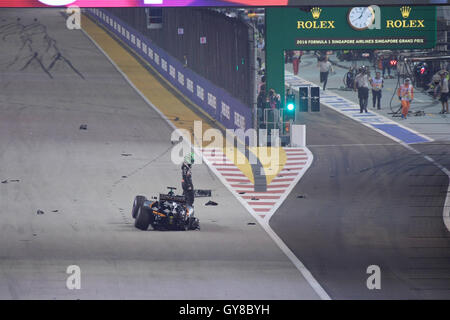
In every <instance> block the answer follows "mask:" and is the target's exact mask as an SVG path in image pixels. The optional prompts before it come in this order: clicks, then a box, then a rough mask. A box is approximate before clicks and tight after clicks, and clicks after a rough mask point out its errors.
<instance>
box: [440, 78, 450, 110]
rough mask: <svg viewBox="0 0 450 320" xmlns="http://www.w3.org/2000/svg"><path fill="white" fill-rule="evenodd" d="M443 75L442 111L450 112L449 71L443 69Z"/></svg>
mask: <svg viewBox="0 0 450 320" xmlns="http://www.w3.org/2000/svg"><path fill="white" fill-rule="evenodd" d="M439 75H440V76H441V97H440V99H439V100H441V103H442V111H441V112H440V113H442V114H443V113H448V72H447V71H441V72H440V73H439Z"/></svg>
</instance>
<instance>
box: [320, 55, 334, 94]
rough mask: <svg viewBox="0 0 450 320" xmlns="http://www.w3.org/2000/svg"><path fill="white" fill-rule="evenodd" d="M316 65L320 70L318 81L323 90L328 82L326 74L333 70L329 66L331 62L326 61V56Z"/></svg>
mask: <svg viewBox="0 0 450 320" xmlns="http://www.w3.org/2000/svg"><path fill="white" fill-rule="evenodd" d="M318 67H319V71H320V83H323V91H325V87H326V86H327V82H328V74H329V73H330V71H333V67H332V66H331V62H330V61H328V57H325V58H323V59H322V60H319V62H318Z"/></svg>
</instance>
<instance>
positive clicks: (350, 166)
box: [270, 106, 450, 299]
mask: <svg viewBox="0 0 450 320" xmlns="http://www.w3.org/2000/svg"><path fill="white" fill-rule="evenodd" d="M301 115H302V119H301V120H300V122H301V123H303V124H306V126H307V127H306V128H307V130H306V131H307V146H308V148H309V149H310V150H311V151H312V153H313V154H314V162H313V164H312V165H311V167H310V168H309V170H308V171H307V172H306V174H305V175H304V176H303V178H302V179H301V180H300V182H299V183H298V184H297V186H296V187H295V188H294V190H293V191H292V193H291V194H290V195H289V196H288V198H287V199H286V201H285V202H284V203H283V205H282V206H281V207H280V208H279V209H278V211H277V213H276V214H275V215H274V216H273V218H272V219H271V221H270V225H271V227H272V228H273V230H274V231H275V232H276V233H277V234H278V235H279V236H280V238H281V239H282V240H283V241H284V242H285V243H286V244H287V245H288V246H289V248H290V249H291V250H292V251H293V252H294V253H295V254H296V256H297V257H300V258H301V260H302V262H303V263H304V264H305V266H306V267H307V268H308V269H309V270H310V271H311V273H312V275H313V276H314V277H315V278H316V279H317V281H318V282H319V283H320V284H321V285H322V287H323V288H324V290H325V291H327V293H328V294H329V295H330V297H331V298H332V299H419V298H421V299H422V298H424V299H428V298H438V299H449V298H450V277H449V274H450V254H449V252H450V233H449V232H448V230H447V229H446V227H445V225H444V223H443V216H442V213H443V206H444V201H445V197H446V195H447V190H448V189H447V188H448V177H447V175H445V174H444V173H443V172H442V171H441V170H440V169H439V168H437V167H436V166H435V165H433V164H431V163H430V162H428V161H427V160H425V159H424V158H423V156H421V155H418V154H416V153H414V152H412V151H410V150H408V149H406V148H405V147H403V146H401V145H400V144H398V143H396V142H394V141H393V140H391V139H388V138H387V137H385V136H383V135H381V134H379V133H377V132H375V131H373V130H371V129H369V128H367V127H364V126H363V125H361V124H359V123H357V122H355V121H353V120H350V119H348V118H346V117H344V116H342V115H341V114H339V113H337V112H336V111H333V110H331V109H329V108H326V107H323V106H322V109H321V112H320V113H307V114H306V113H303V114H301ZM413 147H414V148H416V149H417V150H419V151H421V152H423V153H424V154H426V155H429V156H431V157H432V158H434V159H435V160H436V161H438V162H439V163H441V165H443V166H446V167H447V168H449V167H450V162H449V159H450V157H449V153H450V145H449V144H448V143H447V142H438V141H437V142H433V143H429V144H420V145H413ZM370 265H378V266H379V267H380V269H381V290H369V289H368V288H367V286H366V281H367V279H368V277H369V274H367V273H366V271H367V268H368V266H370Z"/></svg>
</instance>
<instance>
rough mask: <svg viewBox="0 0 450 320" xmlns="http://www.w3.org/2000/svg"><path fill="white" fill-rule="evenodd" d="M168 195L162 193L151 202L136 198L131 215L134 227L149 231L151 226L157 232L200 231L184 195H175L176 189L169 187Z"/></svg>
mask: <svg viewBox="0 0 450 320" xmlns="http://www.w3.org/2000/svg"><path fill="white" fill-rule="evenodd" d="M167 188H168V189H169V192H168V193H167V194H164V193H161V194H160V195H159V200H158V198H157V197H154V198H153V199H151V200H149V199H147V198H146V197H144V196H136V197H135V198H134V202H133V208H132V210H131V215H132V216H133V219H135V221H134V226H135V227H136V228H138V229H140V230H147V229H148V227H149V225H151V226H152V227H153V229H155V230H164V229H165V230H196V229H200V224H199V220H198V219H197V218H196V217H194V208H193V207H192V206H189V205H187V204H186V199H185V197H184V196H183V195H175V193H174V192H173V190H176V188H173V187H167Z"/></svg>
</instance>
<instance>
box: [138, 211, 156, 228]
mask: <svg viewBox="0 0 450 320" xmlns="http://www.w3.org/2000/svg"><path fill="white" fill-rule="evenodd" d="M153 218H154V217H153V214H152V213H151V212H149V210H147V208H145V207H143V206H140V207H139V209H138V212H137V216H136V220H135V221H134V226H135V227H136V228H138V229H139V230H143V231H146V230H147V229H148V226H149V225H150V224H151V223H152V222H153Z"/></svg>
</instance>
